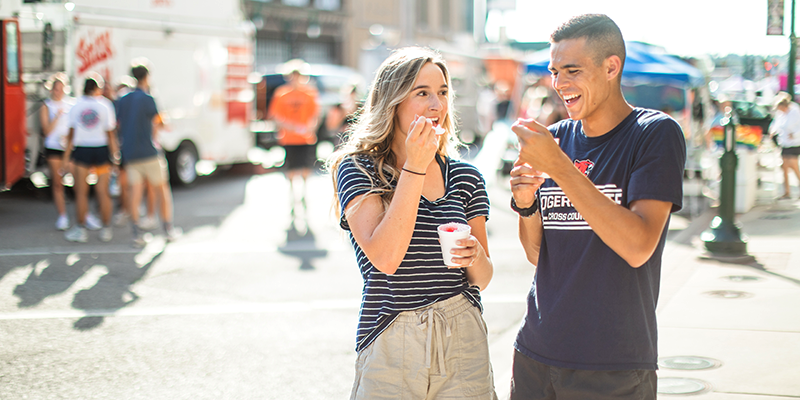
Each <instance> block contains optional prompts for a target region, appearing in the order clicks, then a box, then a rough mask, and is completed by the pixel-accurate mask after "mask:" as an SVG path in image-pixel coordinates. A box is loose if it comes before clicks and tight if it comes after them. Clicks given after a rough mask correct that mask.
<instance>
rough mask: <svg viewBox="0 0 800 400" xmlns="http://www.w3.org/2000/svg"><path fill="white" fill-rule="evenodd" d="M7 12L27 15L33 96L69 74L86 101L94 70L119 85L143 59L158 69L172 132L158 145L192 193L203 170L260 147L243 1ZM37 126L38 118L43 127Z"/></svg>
mask: <svg viewBox="0 0 800 400" xmlns="http://www.w3.org/2000/svg"><path fill="white" fill-rule="evenodd" d="M28 1H30V0H28ZM0 5H1V7H2V8H3V9H5V10H9V9H12V10H18V11H17V12H15V14H16V15H17V16H18V18H19V22H20V31H21V36H22V50H23V56H22V64H23V72H24V73H25V74H24V78H23V79H24V80H25V81H26V82H27V83H28V87H29V88H30V86H31V85H36V84H40V82H42V81H43V80H44V79H46V77H47V76H49V75H50V74H51V73H53V72H57V71H65V72H66V73H67V74H68V75H69V77H70V79H71V83H72V93H73V95H75V96H77V95H79V94H80V93H81V92H82V87H83V80H84V77H85V76H86V75H87V74H88V73H89V72H91V71H94V72H97V73H99V74H100V75H102V76H103V77H104V78H105V79H106V82H107V84H110V85H113V86H116V85H117V84H118V83H119V82H121V81H123V79H125V77H126V76H128V75H130V68H131V63H132V62H133V61H134V60H138V59H146V60H147V61H149V65H150V67H151V68H150V69H151V79H150V83H151V94H152V95H153V97H154V98H155V100H156V104H157V105H158V107H159V110H160V111H161V113H162V116H163V117H165V122H166V123H167V127H166V129H162V130H160V131H159V132H158V133H157V139H158V142H159V143H160V144H161V146H162V148H163V149H164V150H165V152H166V154H167V160H168V161H169V166H170V174H171V177H172V180H173V182H175V183H179V184H191V183H192V182H193V181H194V180H195V179H196V177H197V173H198V171H199V172H200V173H203V171H209V170H213V169H214V168H215V166H216V165H225V164H234V163H240V162H246V161H247V158H248V152H249V151H251V149H253V148H254V146H255V138H254V136H253V134H252V133H251V131H250V122H251V119H252V114H253V112H254V110H253V108H254V106H253V100H254V91H253V85H252V84H250V83H248V75H249V74H250V73H251V72H252V69H253V66H252V65H253V56H252V54H253V46H254V29H253V26H252V24H251V23H249V21H247V20H246V19H245V18H244V17H243V13H242V9H241V2H240V1H239V0H72V1H68V2H63V1H61V0H58V1H52V2H47V0H44V2H35V3H29V2H27V1H26V2H23V1H22V0H0ZM128 79H130V78H128ZM31 92H33V91H32V90H28V93H31ZM38 92H39V96H43V95H44V93H43V92H42V90H41V89H39V90H38ZM30 109H32V107H29V110H30ZM35 117H36V115H34V113H33V112H30V111H29V118H28V121H29V123H31V125H33V124H35V125H33V126H34V127H35V126H38V121H36V118H35ZM33 129H36V128H33ZM37 134H38V132H30V136H31V137H34V136H35V135H37Z"/></svg>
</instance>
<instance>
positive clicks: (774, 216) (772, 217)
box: [759, 215, 789, 220]
mask: <svg viewBox="0 0 800 400" xmlns="http://www.w3.org/2000/svg"><path fill="white" fill-rule="evenodd" d="M759 219H766V220H776V219H789V217H788V216H786V215H765V216H763V217H761V218H759Z"/></svg>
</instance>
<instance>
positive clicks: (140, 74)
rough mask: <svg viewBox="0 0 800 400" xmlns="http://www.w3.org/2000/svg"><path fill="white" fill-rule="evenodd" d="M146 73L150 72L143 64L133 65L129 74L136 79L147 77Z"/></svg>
mask: <svg viewBox="0 0 800 400" xmlns="http://www.w3.org/2000/svg"><path fill="white" fill-rule="evenodd" d="M148 74H150V71H148V70H147V67H145V66H144V65H135V66H133V68H131V75H133V77H134V78H136V80H137V81H141V80H142V79H144V78H147V75H148Z"/></svg>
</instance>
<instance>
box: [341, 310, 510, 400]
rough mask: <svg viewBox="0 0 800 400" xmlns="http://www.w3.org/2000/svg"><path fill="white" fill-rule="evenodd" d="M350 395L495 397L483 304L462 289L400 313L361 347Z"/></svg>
mask: <svg viewBox="0 0 800 400" xmlns="http://www.w3.org/2000/svg"><path fill="white" fill-rule="evenodd" d="M350 398H351V399H352V400H356V399H370V400H372V399H387V400H389V399H391V400H400V399H408V400H421V399H473V400H483V399H486V400H496V399H497V395H496V394H495V392H494V378H493V375H492V366H491V364H490V362H489V345H488V341H487V331H486V323H485V322H484V321H483V317H482V316H481V314H480V311H479V310H478V308H477V307H475V306H473V305H472V304H471V303H470V302H469V300H467V298H466V297H464V296H463V295H457V296H454V297H451V298H449V299H446V300H442V301H440V302H438V303H436V304H433V305H431V306H428V307H425V308H422V309H419V310H414V311H405V312H402V313H400V315H399V316H398V317H397V319H396V320H395V321H394V322H393V323H392V324H391V325H390V326H389V327H388V328H386V330H385V331H384V332H383V333H381V334H380V336H378V338H377V339H375V341H374V342H373V343H372V344H370V345H369V346H368V347H367V348H366V349H363V350H362V351H361V352H359V353H358V359H357V361H356V379H355V384H354V385H353V391H352V394H351V395H350Z"/></svg>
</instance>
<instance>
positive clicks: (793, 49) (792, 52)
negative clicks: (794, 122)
mask: <svg viewBox="0 0 800 400" xmlns="http://www.w3.org/2000/svg"><path fill="white" fill-rule="evenodd" d="M794 3H795V0H792V19H791V30H790V31H789V74H788V76H787V79H786V86H787V92H789V94H790V95H792V99H794V80H795V64H796V60H795V58H797V46H796V42H797V40H796V39H797V38H796V37H795V35H794Z"/></svg>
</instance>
